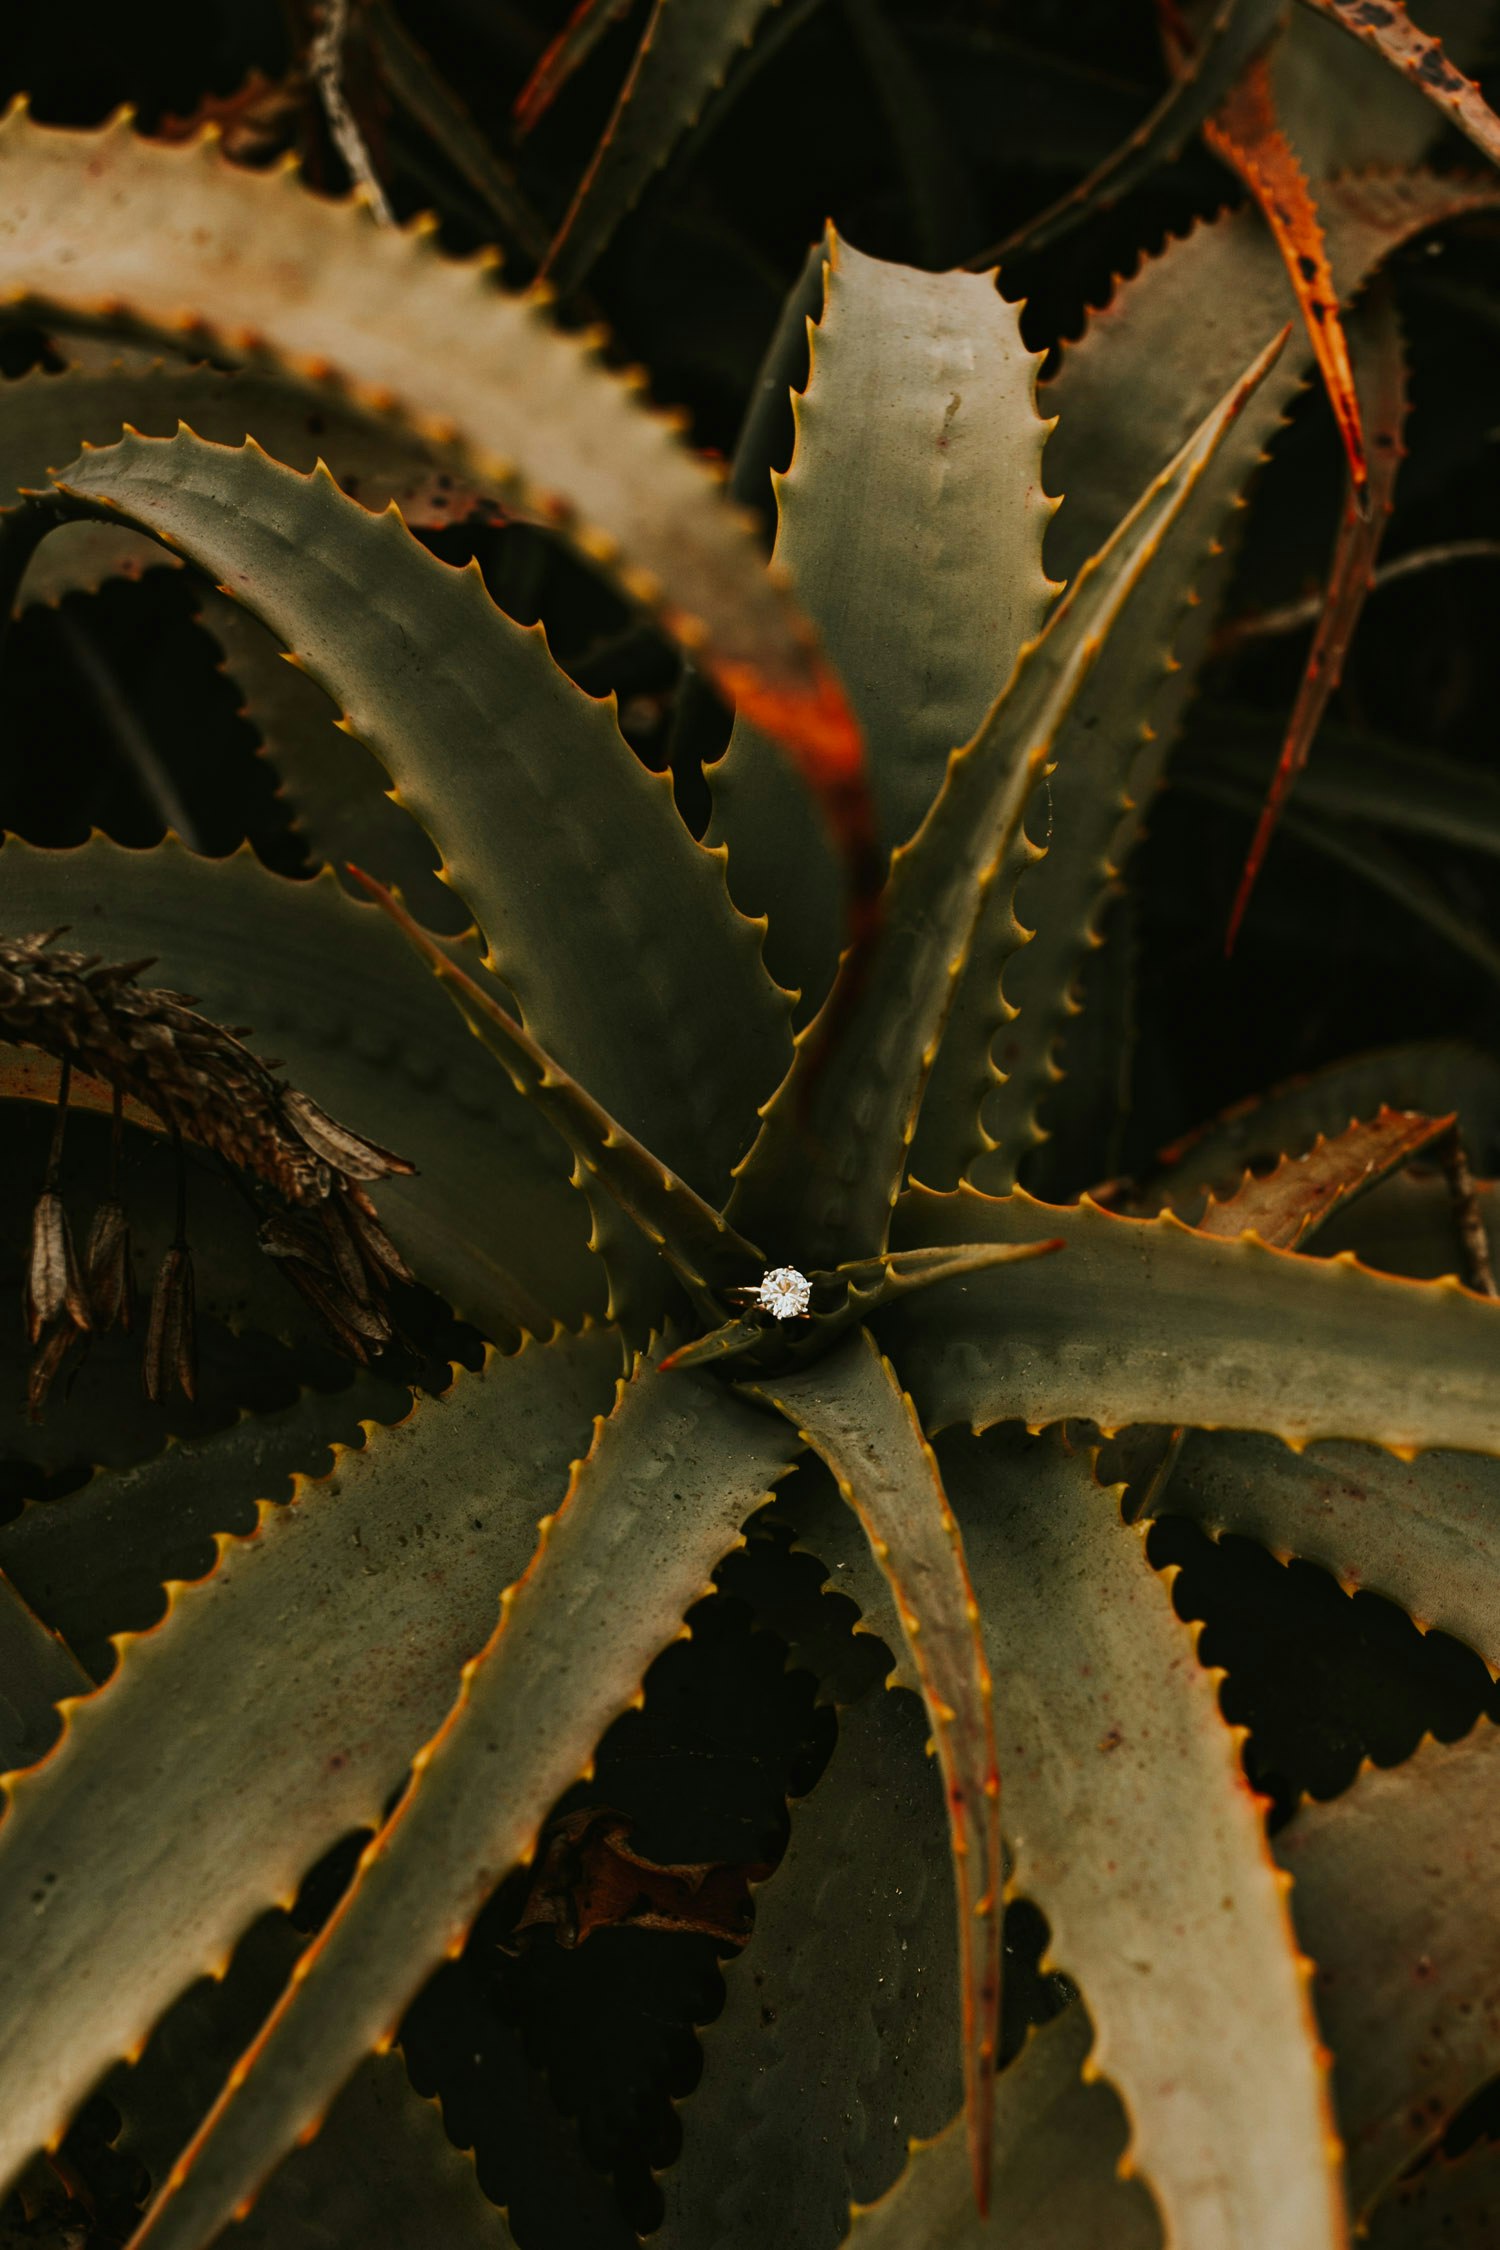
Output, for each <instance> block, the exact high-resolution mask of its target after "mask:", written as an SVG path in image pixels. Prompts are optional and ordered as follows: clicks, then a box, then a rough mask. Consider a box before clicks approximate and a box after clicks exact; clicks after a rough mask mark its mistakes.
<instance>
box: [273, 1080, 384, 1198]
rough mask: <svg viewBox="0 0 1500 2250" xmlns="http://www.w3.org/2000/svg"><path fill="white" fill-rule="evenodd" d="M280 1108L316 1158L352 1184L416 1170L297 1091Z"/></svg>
mask: <svg viewBox="0 0 1500 2250" xmlns="http://www.w3.org/2000/svg"><path fill="white" fill-rule="evenodd" d="M281 1106H282V1108H283V1110H284V1111H285V1112H286V1115H287V1116H288V1117H289V1118H290V1120H291V1122H292V1124H293V1126H294V1127H295V1129H296V1130H297V1132H299V1133H300V1134H301V1136H302V1138H303V1140H304V1141H306V1143H307V1145H308V1147H309V1148H310V1149H311V1150H312V1151H313V1154H314V1155H315V1156H321V1157H322V1159H323V1161H324V1163H325V1164H331V1165H332V1166H333V1167H334V1169H335V1171H339V1172H343V1173H345V1174H346V1175H347V1176H348V1178H350V1179H351V1180H383V1179H386V1178H388V1177H389V1175H390V1174H391V1173H392V1172H411V1171H413V1170H414V1169H415V1166H413V1165H412V1164H410V1163H408V1161H407V1159H406V1158H405V1157H404V1156H395V1155H393V1154H392V1153H391V1151H390V1150H389V1149H388V1148H381V1147H380V1146H379V1145H378V1144H377V1143H376V1142H374V1141H367V1140H366V1139H365V1137H364V1135H363V1134H362V1133H355V1132H351V1131H350V1129H349V1127H348V1126H347V1125H341V1124H340V1123H339V1121H338V1119H337V1118H336V1117H330V1116H329V1114H328V1112H327V1110H326V1109H320V1108H319V1107H318V1105H317V1103H316V1102H315V1101H313V1100H312V1099H311V1098H310V1097H309V1096H308V1095H306V1094H304V1093H300V1092H299V1091H298V1090H297V1088H296V1087H293V1088H291V1089H290V1091H288V1092H287V1093H285V1094H283V1096H282V1103H281Z"/></svg>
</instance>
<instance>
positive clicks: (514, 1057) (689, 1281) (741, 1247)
mask: <svg viewBox="0 0 1500 2250" xmlns="http://www.w3.org/2000/svg"><path fill="white" fill-rule="evenodd" d="M362 880H363V882H364V887H365V889H366V890H368V891H369V892H370V894H371V895H372V897H374V898H375V900H376V901H377V903H378V904H379V905H380V906H381V907H382V908H383V909H384V910H385V912H386V913H387V914H388V915H389V916H390V918H391V919H392V921H394V923H395V924H396V927H397V928H398V929H399V930H400V932H401V934H402V936H403V937H404V938H405V939H406V940H407V942H408V944H409V945H410V946H411V947H412V949H413V951H414V952H415V953H417V955H418V956H419V957H420V958H421V959H422V960H424V961H425V962H426V964H427V966H428V968H429V969H430V970H431V971H432V973H433V975H434V976H435V977H436V978H437V979H438V982H439V983H440V984H441V985H442V987H443V989H444V991H445V992H446V993H447V995H448V997H449V998H450V999H451V1000H452V1001H453V1002H454V1004H455V1005H456V1007H457V1009H458V1012H459V1014H460V1015H461V1016H462V1017H463V1019H464V1021H465V1023H466V1024H467V1025H468V1026H469V1029H470V1030H471V1031H472V1032H473V1033H474V1036H475V1037H476V1038H477V1039H478V1040H479V1041H480V1042H481V1044H482V1045H483V1046H484V1047H486V1048H487V1049H488V1051H489V1052H490V1053H491V1054H492V1055H493V1056H494V1057H495V1058H496V1060H497V1061H498V1062H499V1063H500V1065H501V1067H502V1068H503V1069H504V1070H505V1071H507V1072H508V1073H509V1076H510V1078H511V1082H512V1084H513V1085H514V1086H515V1089H516V1091H517V1093H519V1094H521V1095H523V1096H524V1097H525V1099H526V1100H527V1101H530V1102H532V1103H534V1104H535V1106H536V1107H537V1109H539V1110H540V1112H541V1113H542V1115H543V1116H544V1117H545V1118H547V1119H548V1121H549V1123H551V1124H552V1125H553V1126H555V1128H556V1130H557V1131H558V1133H559V1134H560V1135H561V1136H562V1138H563V1139H564V1140H565V1141H566V1142H567V1144H568V1146H569V1147H570V1148H571V1149H572V1151H573V1153H574V1155H575V1157H576V1158H577V1161H578V1165H579V1168H580V1171H581V1173H582V1175H583V1176H585V1177H586V1178H587V1179H588V1180H591V1181H593V1182H595V1183H596V1185H597V1188H598V1189H599V1190H601V1191H602V1192H603V1193H604V1194H606V1195H608V1196H609V1197H611V1198H612V1199H613V1200H614V1202H615V1203H616V1204H617V1205H618V1206H619V1208H620V1209H621V1210H622V1211H623V1212H624V1213H625V1214H626V1215H627V1217H629V1218H631V1219H633V1220H634V1222H635V1224H636V1226H637V1227H638V1228H639V1229H640V1231H641V1233H642V1234H643V1235H644V1236H645V1238H646V1240H647V1241H648V1242H649V1243H650V1244H651V1246H652V1248H653V1249H657V1250H660V1251H661V1252H662V1253H663V1254H664V1256H665V1257H666V1259H667V1260H668V1262H669V1264H670V1265H671V1266H672V1268H673V1270H674V1272H676V1273H677V1274H678V1275H679V1276H680V1277H681V1279H682V1280H683V1282H684V1283H685V1284H686V1286H687V1288H688V1289H689V1291H690V1292H691V1294H692V1295H693V1297H694V1299H695V1301H697V1302H698V1304H699V1305H700V1308H701V1309H703V1310H706V1311H707V1312H708V1313H709V1314H710V1316H712V1313H713V1311H714V1309H715V1307H714V1297H715V1293H716V1292H717V1293H719V1294H723V1293H724V1292H726V1291H728V1290H729V1289H731V1288H733V1287H735V1286H736V1285H739V1286H746V1285H748V1283H749V1281H750V1278H751V1276H752V1275H753V1274H754V1272H755V1271H756V1269H757V1268H758V1267H763V1266H764V1264H765V1259H764V1257H763V1256H762V1254H761V1252H760V1251H758V1250H757V1249H755V1247H754V1246H753V1245H752V1244H751V1243H748V1242H746V1241H744V1240H743V1238H742V1237H741V1236H739V1235H737V1234H736V1233H735V1231H734V1229H733V1228H732V1227H731V1226H729V1225H727V1224H726V1223H725V1221H724V1220H723V1219H721V1218H720V1216H719V1214H718V1212H717V1211H715V1210H714V1208H713V1206H712V1205H711V1204H708V1203H705V1202H704V1201H703V1199H702V1197H701V1196H698V1195H695V1194H694V1192H693V1190H692V1189H691V1188H690V1187H689V1186H688V1185H687V1184H686V1182H685V1181H683V1180H680V1179H679V1178H678V1177H677V1175H676V1173H675V1172H672V1171H669V1170H668V1168H667V1166H666V1165H665V1164H663V1163H662V1162H661V1161H660V1159H659V1158H658V1157H655V1156H653V1155H652V1153H651V1151H650V1150H649V1149H648V1148H643V1147H642V1145H641V1143H640V1142H639V1141H637V1140H635V1139H634V1138H633V1137H632V1136H631V1135H630V1134H629V1133H627V1132H626V1131H625V1129H624V1127H623V1126H621V1125H617V1124H616V1122H615V1120H614V1119H613V1118H612V1117H611V1116H610V1115H609V1114H608V1112H607V1111H606V1110H603V1109H601V1108H600V1106H599V1104H598V1103H597V1102H596V1101H595V1100H594V1098H593V1096H592V1095H591V1094H590V1093H588V1092H587V1091H586V1089H585V1088H584V1087H582V1086H580V1085H579V1084H578V1082H577V1081H576V1079H573V1078H570V1077H569V1076H568V1074H567V1072H566V1071H565V1070H563V1069H562V1068H561V1066H560V1065H559V1064H558V1063H555V1062H554V1061H553V1059H552V1057H551V1056H550V1055H549V1054H548V1053H547V1052H546V1050H545V1048H543V1047H541V1046H539V1045H538V1044H537V1042H536V1040H534V1039H533V1038H532V1037H531V1034H530V1033H529V1032H528V1031H527V1030H526V1029H525V1027H524V1025H522V1024H519V1023H517V1021H516V1019H515V1017H514V1016H512V1015H509V1014H508V1013H507V1012H506V1010H505V1009H504V1008H502V1007H501V1006H500V1003H499V1002H498V1001H497V1000H495V999H494V998H492V996H491V995H490V994H489V993H487V992H486V991H485V989H484V987H483V986H482V985H481V984H478V983H477V982H476V981H475V979H474V978H473V977H471V976H469V975H468V974H467V972H466V971H465V970H463V969H461V968H460V967H459V965H458V963H457V962H456V961H455V960H454V959H453V958H452V956H451V955H450V954H449V953H448V952H447V951H446V950H445V949H444V947H443V946H441V945H440V944H439V943H438V941H437V939H436V938H434V937H430V936H429V935H428V933H427V932H426V931H425V930H423V929H420V928H419V927H418V925H417V924H416V923H415V922H414V921H413V920H412V918H411V916H410V915H409V914H407V913H406V912H404V911H403V909H402V908H401V906H400V905H399V904H398V903H397V901H396V900H395V899H394V898H392V896H391V894H390V892H389V891H386V890H383V889H382V888H381V886H380V885H379V884H378V883H376V882H374V881H373V880H372V879H371V878H370V877H368V876H365V877H363V878H362ZM611 1317H612V1318H616V1319H618V1318H619V1317H620V1312H619V1308H618V1307H617V1306H616V1305H615V1304H614V1303H613V1301H612V1303H611Z"/></svg>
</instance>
